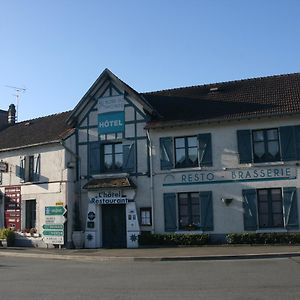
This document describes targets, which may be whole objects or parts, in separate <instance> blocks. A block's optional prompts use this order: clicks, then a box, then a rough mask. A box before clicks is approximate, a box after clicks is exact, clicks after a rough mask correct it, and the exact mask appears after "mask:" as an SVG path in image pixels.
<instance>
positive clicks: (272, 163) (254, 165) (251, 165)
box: [246, 161, 284, 167]
mask: <svg viewBox="0 0 300 300" xmlns="http://www.w3.org/2000/svg"><path fill="white" fill-rule="evenodd" d="M246 165H248V166H249V167H264V166H266V167H268V166H269V167H270V166H282V165H284V161H270V162H259V163H258V162H257V163H250V164H246Z"/></svg>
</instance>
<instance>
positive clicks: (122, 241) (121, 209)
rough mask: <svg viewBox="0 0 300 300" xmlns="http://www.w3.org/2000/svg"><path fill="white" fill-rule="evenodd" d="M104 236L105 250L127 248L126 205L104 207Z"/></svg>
mask: <svg viewBox="0 0 300 300" xmlns="http://www.w3.org/2000/svg"><path fill="white" fill-rule="evenodd" d="M102 234H103V247H104V248H126V244H127V243H126V209H125V205H123V204H118V205H102Z"/></svg>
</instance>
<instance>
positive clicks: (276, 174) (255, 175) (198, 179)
mask: <svg viewBox="0 0 300 300" xmlns="http://www.w3.org/2000/svg"><path fill="white" fill-rule="evenodd" d="M296 178H297V170H296V168H293V167H270V168H253V169H232V170H224V171H223V170H222V171H211V172H209V171H194V172H186V173H175V174H174V173H173V174H170V175H167V176H166V177H165V180H164V183H163V186H175V185H190V184H216V183H233V182H251V181H253V182H254V181H274V180H292V179H296Z"/></svg>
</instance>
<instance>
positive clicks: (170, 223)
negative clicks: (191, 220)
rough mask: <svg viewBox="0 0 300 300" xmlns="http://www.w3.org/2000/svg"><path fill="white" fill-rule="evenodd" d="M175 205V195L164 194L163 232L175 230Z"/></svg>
mask: <svg viewBox="0 0 300 300" xmlns="http://www.w3.org/2000/svg"><path fill="white" fill-rule="evenodd" d="M176 204H177V203H176V194H175V193H166V194H164V215H165V231H175V230H176V229H177V217H176Z"/></svg>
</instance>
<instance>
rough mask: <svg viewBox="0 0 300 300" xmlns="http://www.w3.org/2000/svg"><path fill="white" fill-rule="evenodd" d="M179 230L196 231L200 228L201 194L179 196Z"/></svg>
mask: <svg viewBox="0 0 300 300" xmlns="http://www.w3.org/2000/svg"><path fill="white" fill-rule="evenodd" d="M178 214H179V229H182V230H195V229H198V228H199V227H200V198H199V193H179V194H178Z"/></svg>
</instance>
